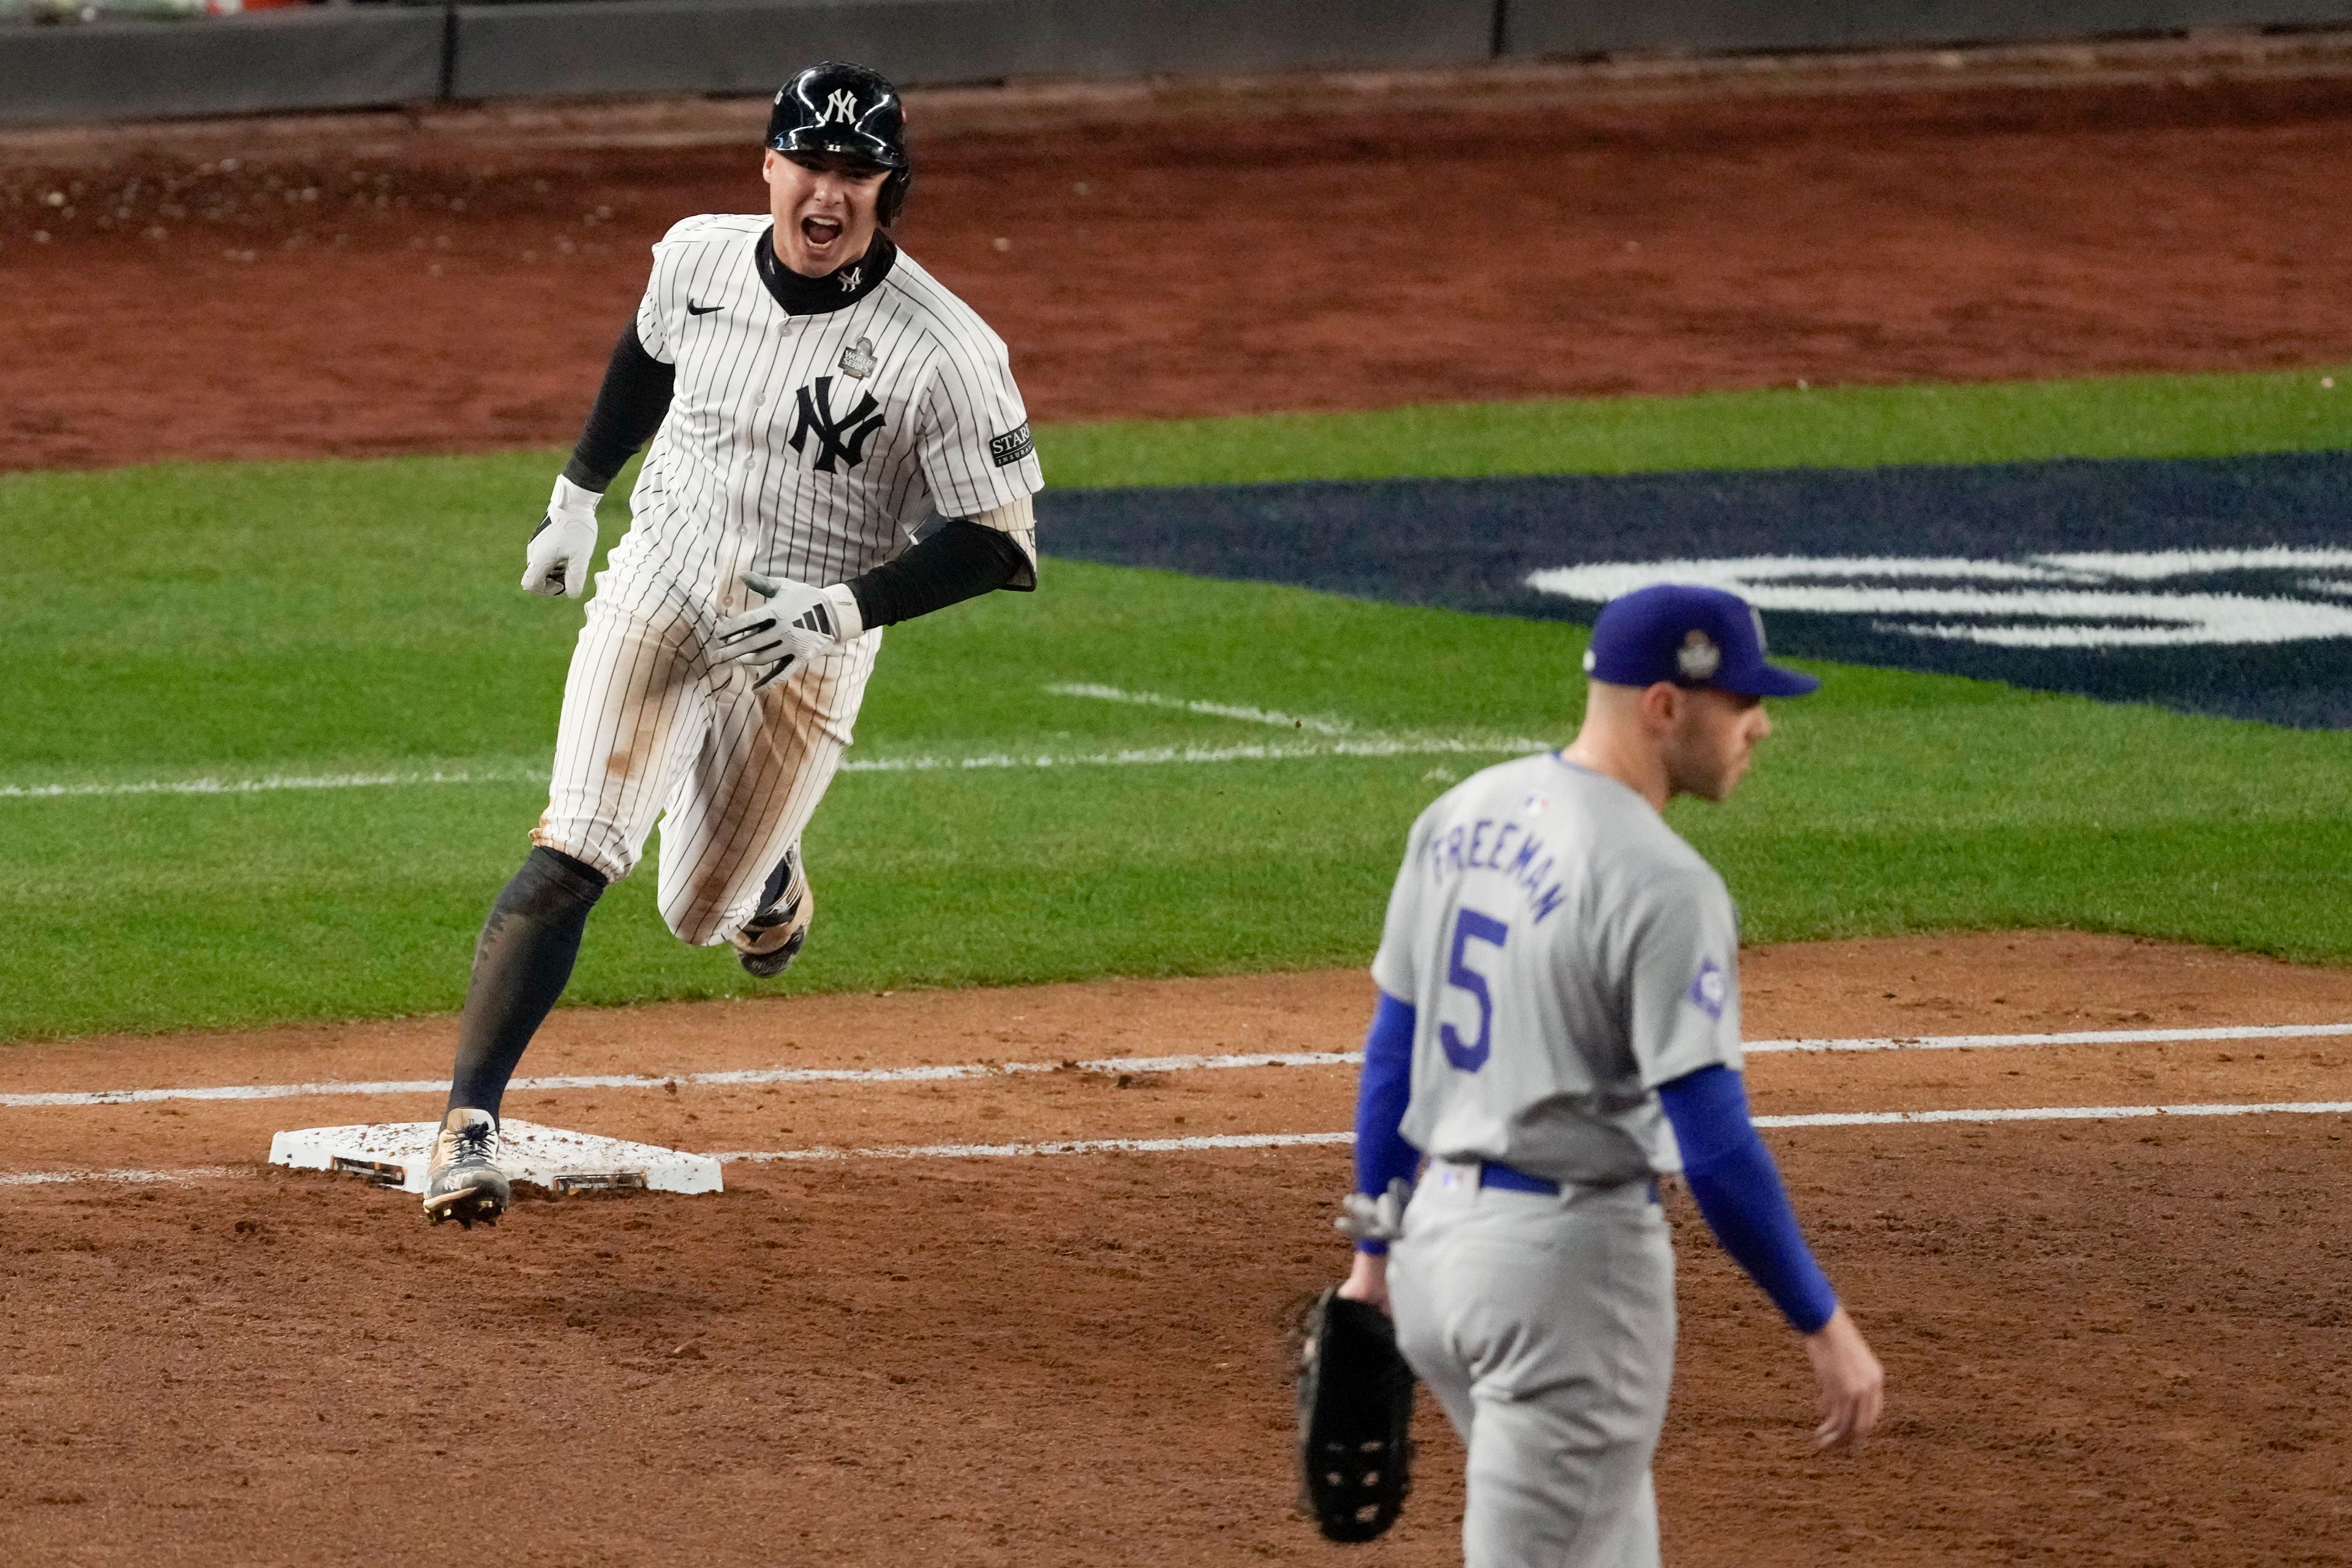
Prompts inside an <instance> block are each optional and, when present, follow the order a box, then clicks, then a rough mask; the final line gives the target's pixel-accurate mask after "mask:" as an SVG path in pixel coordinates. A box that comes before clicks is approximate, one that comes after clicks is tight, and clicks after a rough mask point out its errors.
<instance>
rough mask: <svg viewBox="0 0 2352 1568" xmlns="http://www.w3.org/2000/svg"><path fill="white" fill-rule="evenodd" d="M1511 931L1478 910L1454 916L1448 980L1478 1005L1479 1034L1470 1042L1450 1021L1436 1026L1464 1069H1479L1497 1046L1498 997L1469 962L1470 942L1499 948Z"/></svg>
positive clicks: (1448, 1055)
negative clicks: (1467, 1041) (1488, 1054)
mask: <svg viewBox="0 0 2352 1568" xmlns="http://www.w3.org/2000/svg"><path fill="white" fill-rule="evenodd" d="M1510 934H1511V928H1510V927H1508V926H1507V925H1505V924H1504V923H1503V922H1502V921H1498V920H1495V919H1493V918H1492V917H1490V916H1487V915H1482V914H1480V913H1479V912H1478V911H1477V910H1455V911H1454V951H1453V952H1452V954H1450V955H1449V956H1448V957H1447V959H1446V961H1445V983H1446V984H1448V985H1449V986H1452V987H1453V988H1454V989H1455V990H1457V991H1466V992H1468V993H1469V994H1470V995H1471V996H1472V998H1473V999H1475V1001H1476V1002H1477V1004H1478V1037H1477V1038H1476V1039H1475V1040H1472V1041H1470V1042H1469V1043H1467V1044H1465V1043H1464V1042H1463V1039H1462V1037H1461V1036H1460V1035H1459V1034H1457V1033H1455V1031H1454V1026H1453V1025H1451V1024H1440V1025H1439V1026H1437V1043H1438V1044H1439V1045H1440V1046H1442V1047H1444V1050H1445V1059H1446V1060H1447V1061H1449V1062H1452V1063H1453V1064H1454V1066H1455V1067H1457V1068H1461V1069H1462V1070H1463V1071H1464V1072H1476V1071H1477V1070H1478V1069H1479V1068H1482V1067H1485V1066H1486V1053H1487V1052H1488V1051H1489V1050H1491V1049H1493V1047H1494V1032H1495V997H1494V994H1493V993H1492V992H1490V991H1488V990H1487V989H1486V976H1485V975H1484V974H1481V973H1479V972H1478V971H1477V970H1475V969H1474V968H1472V967H1471V965H1470V956H1471V955H1470V943H1472V942H1486V943H1487V944H1489V945H1490V946H1492V947H1495V948H1496V949H1498V950H1499V949H1500V948H1501V947H1502V945H1503V942H1505V940H1506V939H1507V938H1508V937H1509V936H1510Z"/></svg>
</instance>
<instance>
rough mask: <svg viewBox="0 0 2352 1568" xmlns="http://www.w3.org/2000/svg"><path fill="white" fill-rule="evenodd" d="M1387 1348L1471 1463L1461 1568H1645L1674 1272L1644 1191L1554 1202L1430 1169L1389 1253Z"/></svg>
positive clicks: (1652, 1532) (1459, 1170) (1671, 1337)
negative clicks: (1391, 1330)
mask: <svg viewBox="0 0 2352 1568" xmlns="http://www.w3.org/2000/svg"><path fill="white" fill-rule="evenodd" d="M1389 1301H1390V1306H1391V1309H1392V1310H1393V1311H1394V1313H1395V1316H1396V1328H1397V1345H1398V1348H1399V1349H1400V1350H1402V1352H1404V1357H1405V1360H1407V1361H1408V1362H1410V1363H1412V1369H1413V1371H1414V1372H1415V1373H1418V1374H1419V1375H1420V1377H1421V1379H1422V1381H1423V1382H1424V1383H1426V1384H1429V1386H1430V1390H1431V1392H1433V1393H1434V1394H1436V1395H1437V1399H1438V1403H1439V1404H1441V1405H1444V1407H1445V1414H1446V1415H1447V1416H1448V1417H1449V1418H1451V1419H1452V1421H1453V1423H1454V1430H1455V1431H1457V1432H1459V1433H1460V1434H1461V1435H1462V1442H1463V1445H1464V1447H1466V1448H1468V1449H1469V1451H1470V1466H1469V1485H1468V1500H1467V1502H1466V1504H1465V1508H1464V1510H1463V1517H1462V1555H1463V1560H1464V1562H1465V1564H1466V1565H1467V1568H1658V1510H1657V1500H1656V1495H1655V1494H1654V1492H1653V1490H1652V1489H1651V1485H1650V1456H1651V1455H1652V1454H1653V1453H1654V1452H1655V1450H1656V1448H1657V1446H1658V1428H1659V1427H1660V1426H1662V1425H1664V1421H1665V1415H1666V1389H1667V1385H1668V1384H1669V1383H1670V1382H1671V1381H1672V1379H1673V1376H1674V1361H1675V1258H1674V1249H1673V1244H1672V1239H1671V1237H1670V1235H1669V1233H1668V1230H1667V1227H1666V1222H1665V1217H1664V1215H1663V1214H1662V1213H1661V1212H1660V1210H1659V1207H1658V1205H1657V1204H1656V1203H1655V1202H1654V1200H1653V1199H1652V1197H1651V1195H1650V1189H1649V1185H1648V1184H1647V1183H1643V1182H1633V1183H1628V1184H1623V1185H1621V1186H1612V1187H1570V1188H1568V1189H1566V1190H1564V1191H1563V1192H1562V1193H1561V1194H1559V1196H1557V1197H1552V1196H1548V1195H1545V1194H1538V1193H1523V1192H1513V1191H1508V1190H1506V1189H1502V1188H1496V1187H1481V1186H1480V1185H1479V1183H1478V1167H1477V1166H1476V1165H1475V1164H1471V1165H1466V1166H1465V1165H1456V1164H1450V1163H1437V1162H1433V1163H1431V1165H1430V1168H1429V1170H1428V1172H1427V1173H1425V1174H1424V1175H1423V1177H1422V1181H1421V1185H1420V1187H1419V1189H1418V1190H1417V1191H1416V1192H1415V1193H1414V1194H1413V1199H1412V1204H1411V1205H1410V1206H1408V1207H1407V1208H1406V1210H1405V1220H1404V1237H1403V1238H1402V1240H1400V1241H1398V1242H1397V1243H1396V1244H1395V1245H1394V1246H1393V1247H1391V1251H1390V1256H1389Z"/></svg>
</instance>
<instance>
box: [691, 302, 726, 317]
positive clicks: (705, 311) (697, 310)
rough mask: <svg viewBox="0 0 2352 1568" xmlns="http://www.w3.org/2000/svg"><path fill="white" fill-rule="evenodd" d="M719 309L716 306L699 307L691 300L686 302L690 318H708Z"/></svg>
mask: <svg viewBox="0 0 2352 1568" xmlns="http://www.w3.org/2000/svg"><path fill="white" fill-rule="evenodd" d="M717 309H719V307H718V306H716V305H698V304H696V303H695V302H694V301H693V300H688V301H687V302H686V313H687V314H688V315H689V316H707V315H709V314H710V312H711V311H713V310H717Z"/></svg>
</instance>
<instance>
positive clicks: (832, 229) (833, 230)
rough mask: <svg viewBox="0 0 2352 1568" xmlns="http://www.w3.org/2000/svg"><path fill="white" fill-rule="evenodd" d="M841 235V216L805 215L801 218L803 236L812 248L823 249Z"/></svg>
mask: <svg viewBox="0 0 2352 1568" xmlns="http://www.w3.org/2000/svg"><path fill="white" fill-rule="evenodd" d="M840 237H841V220H840V219H839V218H833V217H804V218H803V219H801V238H803V240H805V241H807V242H808V247H809V248H810V249H811V250H823V249H824V248H825V247H827V246H829V245H831V244H832V243H833V242H834V241H835V240H837V239H839V238H840Z"/></svg>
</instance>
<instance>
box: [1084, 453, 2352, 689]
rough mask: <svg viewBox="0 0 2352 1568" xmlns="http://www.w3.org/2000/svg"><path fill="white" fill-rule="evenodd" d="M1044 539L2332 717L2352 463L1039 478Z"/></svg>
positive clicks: (1229, 572)
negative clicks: (1619, 604) (1760, 620)
mask: <svg viewBox="0 0 2352 1568" xmlns="http://www.w3.org/2000/svg"><path fill="white" fill-rule="evenodd" d="M1039 512H1040V516H1041V521H1043V522H1044V524H1045V526H1046V527H1047V528H1049V529H1050V530H1051V532H1050V535H1049V537H1050V540H1051V548H1052V549H1053V550H1054V551H1055V552H1056V553H1058V554H1064V555H1069V556H1075V557H1077V558H1079V559H1083V560H1091V561H1100V562H1106V563H1115V564H1119V565H1133V566H1158V567H1164V568H1168V569H1171V570H1174V571H1179V572H1187V573H1191V574H1195V575H1198V576H1207V577H1225V578H1240V579H1244V580H1249V581H1256V582H1268V583H1287V584H1296V585H1298V586H1301V587H1309V588H1318V589H1322V590H1324V591H1326V592H1330V593H1338V594H1347V595H1354V596H1356V597H1360V598H1368V599H1378V600H1383V601H1386V602H1389V603H1394V604H1409V605H1445V606H1448V607H1451V608H1454V609H1463V610H1475V611H1481V612H1485V613H1488V614H1501V615H1515V616H1537V617H1543V618H1551V619H1567V620H1577V621H1586V622H1589V621H1590V620H1591V617H1592V615H1593V613H1594V612H1595V610H1596V609H1597V608H1598V607H1599V605H1600V604H1601V602H1602V601H1603V600H1605V599H1606V598H1608V597H1609V596H1611V595H1614V594H1619V593H1622V592H1624V591H1626V590H1627V589H1629V588H1632V587H1634V586H1638V585H1639V584H1641V583H1643V582H1648V581H1657V580H1661V579H1669V578H1670V579H1673V580H1676V581H1685V582H1688V581H1699V582H1713V583H1717V584H1722V585H1724V586H1727V587H1731V588H1735V589H1737V590H1738V591H1739V592H1741V593H1743V594H1745V595H1748V597H1749V598H1751V599H1753V600H1754V601H1755V602H1756V603H1758V604H1759V605H1762V606H1763V607H1764V608H1765V609H1766V611H1767V612H1768V613H1769V616H1770V622H1771V626H1772V633H1773V638H1774V646H1775V647H1776V649H1777V650H1778V651H1780V652H1782V653H1790V654H1796V655H1799V656H1811V657H1813V658H1835V659H1843V660H1847V661H1851V662H1853V663H1860V664H1874V665H1882V666H1889V667H1893V668H1905V669H1920V670H1933V671H1939V672H1944V673H1948V674H1955V675H1969V676H1975V677H1979V678H1980V679H1990V680H2004V681H2009V682H2011V683H2012V684H2015V685H2019V686H2027V687H2034V688H2039V689H2045V690H2056V691H2074V692H2080V693H2083V694H2084V695H2087V696H2092V697H2097V698H2102V699H2105V700H2110V701H2142V702H2158V703H2162V704H2164V705H2165V706H2167V707H2171V708H2177V709H2181V710H2187V711H2190V712H2204V713H2222V714H2229V715H2232V716H2235V717H2239V718H2247V719H2262V720H2267V721H2271V722H2273V723H2279V724H2292V725H2298V726H2302V727H2305V728H2313V729H2323V728H2325V729H2344V728H2352V454H2344V453H2317V454H2297V455H2292V456H2282V457H2259V458H2213V459H2198V460H2184V461H2171V462H2157V461H2129V462H2093V461H2063V462H2052V463H2017V464H1997V465H1985V466H1973V467H1960V466H1954V467H1937V468H1866V469H1834V468H1807V469H1788V470H1780V471H1773V472H1759V473H1673V474H1638V475H1626V476H1612V477H1591V476H1581V475H1565V476H1553V477H1538V478H1520V479H1398V480H1386V481H1347V482H1330V483H1314V484H1278V485H1232V486H1212V487H1202V488H1197V489H1123V490H1121V489H1107V490H1049V491H1047V492H1046V493H1045V497H1044V498H1042V500H1041V502H1040V505H1039Z"/></svg>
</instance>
